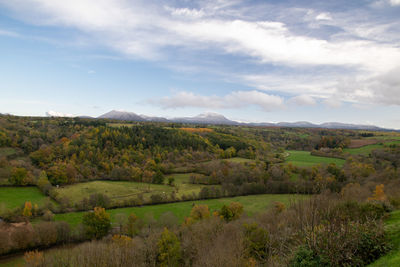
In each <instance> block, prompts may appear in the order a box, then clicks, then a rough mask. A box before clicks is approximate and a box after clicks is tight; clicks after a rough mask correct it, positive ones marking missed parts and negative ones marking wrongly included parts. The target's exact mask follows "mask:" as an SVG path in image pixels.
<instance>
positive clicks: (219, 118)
mask: <svg viewBox="0 0 400 267" xmlns="http://www.w3.org/2000/svg"><path fill="white" fill-rule="evenodd" d="M46 115H47V116H49V115H50V116H53V117H57V116H56V115H55V114H49V113H47V114H46ZM80 117H81V118H88V116H80ZM97 118H98V119H112V120H121V121H153V122H178V123H195V124H225V125H248V126H270V127H297V128H326V129H353V130H375V131H385V130H392V129H386V128H381V127H378V126H374V125H362V124H349V123H340V122H326V123H322V124H314V123H311V122H307V121H298V122H278V123H272V122H259V123H254V122H253V123H244V122H238V121H234V120H229V119H227V118H226V117H225V116H223V115H221V114H217V113H204V114H200V115H197V116H194V117H178V118H171V119H167V118H164V117H151V116H146V115H139V114H136V113H134V112H128V111H118V110H112V111H110V112H107V113H105V114H103V115H101V116H99V117H97Z"/></svg>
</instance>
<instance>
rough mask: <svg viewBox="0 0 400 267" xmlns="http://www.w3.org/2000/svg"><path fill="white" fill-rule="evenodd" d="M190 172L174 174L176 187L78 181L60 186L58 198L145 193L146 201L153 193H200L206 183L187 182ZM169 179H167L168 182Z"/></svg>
mask: <svg viewBox="0 0 400 267" xmlns="http://www.w3.org/2000/svg"><path fill="white" fill-rule="evenodd" d="M189 176H190V173H187V174H174V175H173V177H174V178H176V187H172V186H168V185H158V184H148V183H137V182H126V181H93V182H87V183H78V184H73V185H68V186H63V187H60V188H58V189H56V190H57V192H58V196H57V199H62V198H64V197H67V198H68V199H69V200H70V201H71V202H72V203H71V204H75V203H78V202H80V201H81V200H82V199H83V198H85V197H87V198H88V197H89V196H90V195H91V194H94V193H101V194H104V195H107V196H108V197H109V198H111V200H112V201H121V200H125V199H131V198H135V197H137V196H138V195H139V194H143V198H144V200H145V201H147V200H149V199H150V197H151V195H153V194H166V195H169V194H171V193H172V192H173V191H177V193H176V195H177V196H178V197H181V196H182V195H183V194H185V195H188V194H193V193H194V194H198V193H199V192H200V190H201V188H202V187H204V185H196V184H189V183H185V182H184V181H185V180H187V181H188V179H189ZM167 181H168V180H166V182H167Z"/></svg>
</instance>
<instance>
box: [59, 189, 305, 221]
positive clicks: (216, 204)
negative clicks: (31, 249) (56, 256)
mask: <svg viewBox="0 0 400 267" xmlns="http://www.w3.org/2000/svg"><path fill="white" fill-rule="evenodd" d="M306 197H307V196H304V195H276V194H266V195H252V196H240V197H232V198H220V199H209V200H198V201H185V202H177V203H169V204H160V205H152V206H143V207H131V208H120V209H112V210H108V212H109V213H110V214H111V218H112V220H113V221H115V215H116V214H118V213H124V214H127V215H129V214H130V213H132V212H133V213H135V214H136V215H137V216H138V217H142V218H143V217H144V216H145V214H150V213H151V214H153V215H154V217H155V218H156V219H157V218H159V217H160V215H161V214H163V213H165V212H167V211H170V212H172V213H173V214H174V215H175V216H176V217H177V218H178V219H179V221H183V219H184V218H185V217H187V216H189V214H190V211H191V209H192V207H193V204H206V205H208V206H209V208H210V209H211V210H218V209H220V208H221V207H222V206H223V205H224V204H229V203H231V202H234V201H237V202H240V203H242V205H243V206H244V211H245V212H246V213H247V214H248V215H253V214H255V213H257V212H260V211H263V210H266V208H267V207H268V206H270V205H271V204H272V203H274V202H276V201H279V202H283V203H285V204H286V205H288V204H289V203H290V202H291V201H294V200H297V199H304V198H306ZM84 213H85V212H71V213H63V214H56V216H55V219H56V220H57V221H66V222H68V223H70V224H72V225H77V224H79V223H80V222H81V221H82V216H83V214H84Z"/></svg>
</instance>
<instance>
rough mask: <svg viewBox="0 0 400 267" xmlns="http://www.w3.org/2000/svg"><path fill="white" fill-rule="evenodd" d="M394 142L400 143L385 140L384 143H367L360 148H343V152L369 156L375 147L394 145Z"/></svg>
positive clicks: (396, 142) (397, 142) (395, 142)
mask: <svg viewBox="0 0 400 267" xmlns="http://www.w3.org/2000/svg"><path fill="white" fill-rule="evenodd" d="M394 144H400V141H388V142H384V143H378V144H372V145H366V146H362V147H358V148H345V149H343V152H345V153H349V154H351V155H365V156H367V155H368V154H370V153H371V152H372V151H373V150H375V149H379V148H383V147H384V146H389V145H394Z"/></svg>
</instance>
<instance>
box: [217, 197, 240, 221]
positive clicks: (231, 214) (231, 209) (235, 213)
mask: <svg viewBox="0 0 400 267" xmlns="http://www.w3.org/2000/svg"><path fill="white" fill-rule="evenodd" d="M242 213H243V205H242V204H240V203H239V202H232V203H231V204H229V206H226V205H223V206H222V208H221V211H220V212H219V214H220V215H221V216H222V217H223V218H224V219H225V220H226V221H227V222H230V221H233V220H236V219H238V218H240V216H241V215H242Z"/></svg>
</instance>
